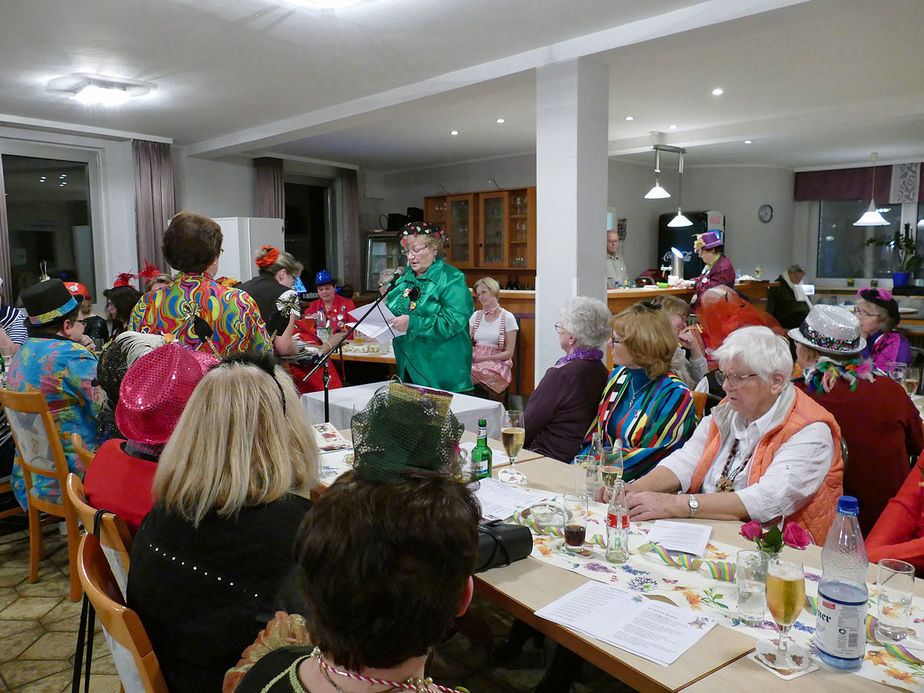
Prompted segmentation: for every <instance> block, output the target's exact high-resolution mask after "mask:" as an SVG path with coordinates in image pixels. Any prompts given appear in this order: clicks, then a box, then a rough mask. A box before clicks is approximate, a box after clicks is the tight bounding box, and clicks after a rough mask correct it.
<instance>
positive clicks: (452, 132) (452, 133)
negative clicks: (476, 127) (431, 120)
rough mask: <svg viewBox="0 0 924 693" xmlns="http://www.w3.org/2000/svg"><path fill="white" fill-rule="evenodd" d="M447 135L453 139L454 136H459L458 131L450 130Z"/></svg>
mask: <svg viewBox="0 0 924 693" xmlns="http://www.w3.org/2000/svg"><path fill="white" fill-rule="evenodd" d="M449 134H450V135H452V136H453V137H455V136H456V135H458V134H459V131H458V130H450V131H449Z"/></svg>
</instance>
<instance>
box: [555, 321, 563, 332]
mask: <svg viewBox="0 0 924 693" xmlns="http://www.w3.org/2000/svg"><path fill="white" fill-rule="evenodd" d="M563 329H564V328H563V327H562V326H561V323H560V322H556V323H555V331H556V332H557V333H558V334H561V331H562V330H563Z"/></svg>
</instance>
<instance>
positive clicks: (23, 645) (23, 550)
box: [0, 520, 119, 693]
mask: <svg viewBox="0 0 924 693" xmlns="http://www.w3.org/2000/svg"><path fill="white" fill-rule="evenodd" d="M23 524H24V521H22V522H18V523H11V522H10V521H9V520H7V521H4V522H3V525H2V527H0V529H2V531H3V534H2V535H0V691H4V692H5V691H17V692H18V693H19V692H21V693H60V692H61V691H70V689H71V671H72V667H73V655H74V648H75V645H76V642H77V628H78V626H79V624H80V605H81V603H80V602H72V601H70V599H68V588H69V582H68V564H67V540H66V539H65V538H64V537H63V536H61V534H60V533H59V532H58V529H57V525H53V526H49V527H46V528H45V533H44V536H45V551H46V558H45V560H43V561H42V563H41V564H40V565H41V568H40V570H39V579H38V581H37V582H34V583H30V582H29V581H28V575H29V533H28V532H27V531H26V530H24V529H19V528H18V527H21V526H22V525H23ZM93 655H94V661H93V669H92V671H93V674H92V676H91V681H90V690H91V692H92V693H109V692H110V691H111V692H112V693H116V692H117V691H118V690H119V677H118V675H117V674H116V671H115V667H114V665H113V663H112V658H111V657H110V655H109V649H108V648H107V647H106V643H105V641H104V640H103V639H102V634H101V633H100V632H99V630H98V627H97V635H96V637H95V639H94V644H93Z"/></svg>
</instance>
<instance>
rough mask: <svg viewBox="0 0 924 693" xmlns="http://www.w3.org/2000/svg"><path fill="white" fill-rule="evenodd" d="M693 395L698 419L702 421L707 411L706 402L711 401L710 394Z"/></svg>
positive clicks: (699, 393)
mask: <svg viewBox="0 0 924 693" xmlns="http://www.w3.org/2000/svg"><path fill="white" fill-rule="evenodd" d="M691 394H692V395H693V409H695V410H696V418H697V419H700V420H702V418H703V414H704V413H705V411H706V400H707V399H709V393H708V392H695V391H694V392H692V393H691Z"/></svg>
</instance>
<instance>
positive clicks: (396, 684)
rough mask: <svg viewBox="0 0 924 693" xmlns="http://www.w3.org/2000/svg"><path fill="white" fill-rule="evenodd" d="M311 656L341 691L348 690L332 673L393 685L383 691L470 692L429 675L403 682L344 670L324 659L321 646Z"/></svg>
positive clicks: (381, 684) (331, 682) (326, 676)
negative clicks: (443, 682) (340, 684)
mask: <svg viewBox="0 0 924 693" xmlns="http://www.w3.org/2000/svg"><path fill="white" fill-rule="evenodd" d="M311 657H312V659H316V660H318V666H319V667H320V668H321V673H322V674H323V675H324V678H325V679H327V682H328V683H329V684H330V685H331V686H333V687H334V689H336V690H337V691H339V692H340V693H347V692H346V691H344V690H343V689H342V688H341V687H340V686H338V685H337V684H336V683H334V680H333V679H332V678H331V676H330V675H331V674H336V675H337V676H343V677H344V678H347V679H352V680H353V681H362V682H363V683H371V684H372V685H374V686H391V687H390V688H387V689H385V690H384V691H382V692H381V693H391V691H414V692H415V693H429V692H430V691H432V690H434V689H435V690H437V691H443V693H468V691H467V690H466V689H464V688H448V687H446V686H441V685H439V684H437V683H433V679H431V678H430V677H429V676H428V677H427V678H423V679H421V678H415V677H413V676H409V677H408V678H407V680H405V681H403V682H402V681H389V680H388V679H377V678H374V677H372V676H363V675H362V674H357V673H354V672H352V671H343V670H341V669H337V668H336V667H333V666H331V665H330V664H328V662H327V660H326V659H324V655H323V654H322V653H321V648H319V647H315V648H314V650H312V652H311Z"/></svg>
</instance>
